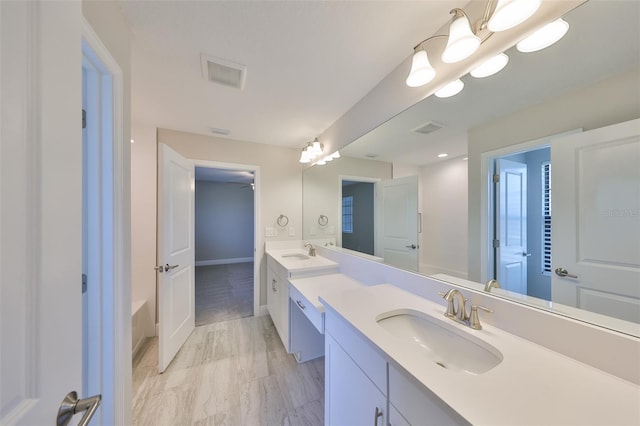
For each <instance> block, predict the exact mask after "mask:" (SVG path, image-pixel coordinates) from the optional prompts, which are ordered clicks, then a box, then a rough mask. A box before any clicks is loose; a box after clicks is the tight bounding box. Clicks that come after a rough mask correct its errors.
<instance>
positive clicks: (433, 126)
mask: <svg viewBox="0 0 640 426" xmlns="http://www.w3.org/2000/svg"><path fill="white" fill-rule="evenodd" d="M443 127H444V124H440V123H436V122H435V121H427V122H426V123H424V124H421V125H420V126H418V127H416V128H415V129H413V130H411V131H412V132H416V133H421V134H423V135H428V134H429V133H433V132H435V131H436V130H440V129H442V128H443Z"/></svg>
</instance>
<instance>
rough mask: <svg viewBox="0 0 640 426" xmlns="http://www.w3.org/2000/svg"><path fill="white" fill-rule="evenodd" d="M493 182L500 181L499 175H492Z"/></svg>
mask: <svg viewBox="0 0 640 426" xmlns="http://www.w3.org/2000/svg"><path fill="white" fill-rule="evenodd" d="M493 183H500V175H493Z"/></svg>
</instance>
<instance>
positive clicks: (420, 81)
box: [406, 49, 436, 87]
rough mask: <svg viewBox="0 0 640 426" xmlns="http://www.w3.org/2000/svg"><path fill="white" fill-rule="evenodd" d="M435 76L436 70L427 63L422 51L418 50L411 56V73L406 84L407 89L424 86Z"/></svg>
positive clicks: (424, 52) (425, 54)
mask: <svg viewBox="0 0 640 426" xmlns="http://www.w3.org/2000/svg"><path fill="white" fill-rule="evenodd" d="M435 76H436V70H435V69H433V67H432V66H431V64H430V63H429V57H428V56H427V52H426V51H425V50H424V49H420V50H418V51H417V52H415V53H414V54H413V60H412V61H411V71H410V72H409V76H408V77H407V80H406V83H407V86H409V87H420V86H424V85H425V84H427V83H428V82H430V81H431V80H433V77H435Z"/></svg>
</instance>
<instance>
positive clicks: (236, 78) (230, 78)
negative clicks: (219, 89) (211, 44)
mask: <svg viewBox="0 0 640 426" xmlns="http://www.w3.org/2000/svg"><path fill="white" fill-rule="evenodd" d="M200 62H201V64H202V75H203V76H204V78H205V79H206V80H209V81H211V82H212V83H218V84H222V85H225V86H229V87H235V88H236V89H240V90H243V89H244V82H245V79H246V78H247V67H245V66H244V65H240V64H236V63H233V62H230V61H227V60H225V59H220V58H216V57H213V56H206V55H201V57H200Z"/></svg>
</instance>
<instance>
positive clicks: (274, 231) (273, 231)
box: [265, 226, 278, 237]
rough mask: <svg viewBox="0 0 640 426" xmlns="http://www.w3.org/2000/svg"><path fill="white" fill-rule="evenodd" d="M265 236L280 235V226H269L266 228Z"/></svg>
mask: <svg viewBox="0 0 640 426" xmlns="http://www.w3.org/2000/svg"><path fill="white" fill-rule="evenodd" d="M265 236H266V237H277V236H278V228H271V227H269V226H267V227H266V228H265Z"/></svg>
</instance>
